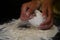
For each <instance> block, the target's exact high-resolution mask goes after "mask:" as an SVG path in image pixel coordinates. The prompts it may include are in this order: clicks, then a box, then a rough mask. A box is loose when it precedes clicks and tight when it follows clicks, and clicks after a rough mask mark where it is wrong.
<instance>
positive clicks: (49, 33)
mask: <svg viewBox="0 0 60 40" xmlns="http://www.w3.org/2000/svg"><path fill="white" fill-rule="evenodd" d="M20 23H21V21H20V20H19V19H17V20H14V21H12V22H10V23H5V24H3V25H0V39H3V40H43V39H45V40H52V39H51V37H54V36H55V35H56V33H57V32H58V29H57V27H56V26H53V27H52V28H51V29H49V30H38V29H34V28H30V29H29V28H28V29H20V28H18V26H19V25H20Z"/></svg>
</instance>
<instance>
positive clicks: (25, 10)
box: [20, 1, 40, 21]
mask: <svg viewBox="0 0 60 40" xmlns="http://www.w3.org/2000/svg"><path fill="white" fill-rule="evenodd" d="M39 5H40V3H39V2H38V1H30V2H27V3H25V4H23V5H22V8H21V16H20V18H21V20H24V21H25V20H29V19H31V18H32V17H34V15H33V14H32V13H33V12H34V10H36V9H37V8H38V7H39ZM30 16H31V17H30Z"/></svg>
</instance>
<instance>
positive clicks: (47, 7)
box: [20, 0, 53, 29]
mask: <svg viewBox="0 0 60 40" xmlns="http://www.w3.org/2000/svg"><path fill="white" fill-rule="evenodd" d="M40 3H41V2H40V0H35V1H34V0H32V1H30V2H27V3H24V4H23V5H22V8H21V16H20V18H21V20H23V21H26V20H29V19H31V18H33V17H34V14H33V12H34V10H36V9H38V8H39V6H40ZM27 13H28V14H27ZM42 13H43V15H42V16H45V17H46V20H45V22H43V23H42V24H41V25H40V26H39V27H38V29H49V28H51V27H52V25H53V17H52V1H51V0H43V2H42ZM30 16H31V17H30ZM46 25H47V26H46Z"/></svg>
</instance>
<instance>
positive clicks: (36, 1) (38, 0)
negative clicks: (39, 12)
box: [32, 0, 40, 5]
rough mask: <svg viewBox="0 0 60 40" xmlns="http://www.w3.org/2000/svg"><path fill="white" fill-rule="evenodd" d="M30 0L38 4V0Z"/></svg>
mask: <svg viewBox="0 0 60 40" xmlns="http://www.w3.org/2000/svg"><path fill="white" fill-rule="evenodd" d="M32 1H33V2H35V3H37V4H38V5H40V0H32Z"/></svg>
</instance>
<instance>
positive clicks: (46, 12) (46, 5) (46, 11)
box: [38, 0, 53, 29]
mask: <svg viewBox="0 0 60 40" xmlns="http://www.w3.org/2000/svg"><path fill="white" fill-rule="evenodd" d="M42 13H43V15H42V16H45V17H46V20H45V21H44V22H43V23H42V24H41V25H40V26H39V27H38V28H39V29H49V28H51V27H52V25H53V17H52V1H49V0H44V2H43V4H42Z"/></svg>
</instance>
